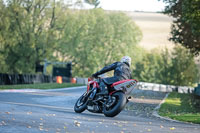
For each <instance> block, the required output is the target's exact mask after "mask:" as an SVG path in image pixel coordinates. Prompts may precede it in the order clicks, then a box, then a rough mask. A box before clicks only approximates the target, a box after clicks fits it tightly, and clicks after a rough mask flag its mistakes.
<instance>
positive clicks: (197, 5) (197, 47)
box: [163, 0, 200, 54]
mask: <svg viewBox="0 0 200 133" xmlns="http://www.w3.org/2000/svg"><path fill="white" fill-rule="evenodd" d="M163 1H164V2H165V3H166V4H167V6H166V7H165V13H166V14H168V15H170V16H172V17H173V18H174V20H173V24H172V29H171V35H172V36H171V38H170V40H172V41H174V42H175V43H180V44H182V45H183V46H184V47H186V48H188V49H190V51H191V52H193V53H194V54H198V53H199V52H200V0H163Z"/></svg>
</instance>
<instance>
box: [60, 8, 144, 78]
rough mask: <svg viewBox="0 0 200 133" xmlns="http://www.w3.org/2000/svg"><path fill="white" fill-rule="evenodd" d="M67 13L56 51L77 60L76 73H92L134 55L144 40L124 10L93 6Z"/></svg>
mask: <svg viewBox="0 0 200 133" xmlns="http://www.w3.org/2000/svg"><path fill="white" fill-rule="evenodd" d="M66 16H67V17H66V20H65V27H64V33H63V36H62V39H61V40H60V45H59V47H58V49H57V52H58V55H59V57H62V58H61V60H63V61H65V60H69V59H70V60H71V61H72V62H73V63H74V65H73V70H74V72H73V73H74V74H75V75H74V76H90V75H91V74H92V73H94V72H95V71H97V70H98V69H101V68H102V67H103V66H105V65H108V64H110V63H113V62H114V61H118V60H119V59H120V58H121V57H122V56H124V55H128V54H129V55H133V54H132V53H134V52H133V51H135V50H136V44H137V43H138V42H139V40H140V39H141V32H140V30H139V28H138V27H137V26H136V25H135V23H134V22H133V21H132V20H131V19H130V18H129V17H127V16H126V15H125V14H123V13H112V12H110V13H107V12H105V11H103V10H102V9H93V10H89V11H72V12H71V11H69V12H67V15H66ZM136 53H137V52H136Z"/></svg>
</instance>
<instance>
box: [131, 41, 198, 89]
mask: <svg viewBox="0 0 200 133" xmlns="http://www.w3.org/2000/svg"><path fill="white" fill-rule="evenodd" d="M133 76H134V77H135V78H136V79H138V80H139V81H143V82H152V83H161V84H170V85H177V86H193V85H194V84H195V83H197V82H198V78H199V77H198V69H197V65H196V64H195V61H194V56H193V55H192V54H191V53H190V52H189V51H188V50H187V49H186V48H184V47H181V46H179V45H177V46H176V47H175V48H174V50H173V51H172V52H171V53H169V51H168V50H167V49H165V50H162V52H161V53H158V52H155V51H152V52H150V53H146V54H145V55H144V57H143V59H142V60H141V61H139V62H137V63H136V67H135V69H134V71H133Z"/></svg>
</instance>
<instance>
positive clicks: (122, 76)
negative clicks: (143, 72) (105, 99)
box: [92, 56, 132, 95]
mask: <svg viewBox="0 0 200 133" xmlns="http://www.w3.org/2000/svg"><path fill="white" fill-rule="evenodd" d="M130 66H131V58H130V57H129V56H124V57H122V59H121V61H120V62H115V63H113V64H111V65H108V66H105V67H104V68H102V69H101V70H100V71H98V72H96V73H94V74H93V75H92V77H98V75H101V74H104V73H106V72H109V71H111V70H114V76H113V77H108V78H103V79H102V80H101V82H100V89H101V92H100V93H99V94H100V95H105V94H108V90H107V89H106V86H107V85H111V84H113V83H115V82H117V81H121V80H126V79H131V78H132V76H131V70H130Z"/></svg>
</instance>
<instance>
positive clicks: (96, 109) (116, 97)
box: [74, 78, 138, 117]
mask: <svg viewBox="0 0 200 133" xmlns="http://www.w3.org/2000/svg"><path fill="white" fill-rule="evenodd" d="M100 80H102V79H100V78H97V79H92V78H88V85H87V91H86V92H85V93H84V94H83V95H82V96H81V97H80V98H79V99H78V100H77V102H76V104H75V106H74V111H75V112H76V113H81V112H83V111H85V110H86V109H87V110H88V111H90V112H93V113H103V114H104V115H105V116H107V117H114V116H116V115H117V114H119V113H120V112H121V111H122V110H123V109H124V107H125V105H126V104H127V103H128V101H129V99H130V98H131V97H130V95H129V94H130V93H131V91H132V90H133V89H134V88H135V86H136V84H137V82H138V81H137V80H135V79H128V80H122V81H118V82H115V83H113V84H112V85H109V86H107V88H108V90H109V94H107V95H106V94H105V95H102V94H99V92H101V89H100V88H99V82H100ZM101 82H102V81H101Z"/></svg>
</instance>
